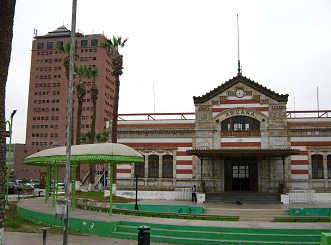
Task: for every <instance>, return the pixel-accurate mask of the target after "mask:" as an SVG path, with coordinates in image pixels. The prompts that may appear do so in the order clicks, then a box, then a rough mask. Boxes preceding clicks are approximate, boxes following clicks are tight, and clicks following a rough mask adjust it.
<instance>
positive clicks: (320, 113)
mask: <svg viewBox="0 0 331 245" xmlns="http://www.w3.org/2000/svg"><path fill="white" fill-rule="evenodd" d="M330 115H331V110H310V111H287V112H286V117H287V118H296V117H315V118H320V117H331V116H330Z"/></svg>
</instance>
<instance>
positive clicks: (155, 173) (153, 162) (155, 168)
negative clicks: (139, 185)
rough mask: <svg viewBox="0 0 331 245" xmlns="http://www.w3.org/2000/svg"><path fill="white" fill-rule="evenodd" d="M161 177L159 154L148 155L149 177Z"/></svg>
mask: <svg viewBox="0 0 331 245" xmlns="http://www.w3.org/2000/svg"><path fill="white" fill-rule="evenodd" d="M158 177H159V156H158V155H150V156H148V178H158Z"/></svg>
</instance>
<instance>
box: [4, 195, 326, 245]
mask: <svg viewBox="0 0 331 245" xmlns="http://www.w3.org/2000/svg"><path fill="white" fill-rule="evenodd" d="M139 204H162V205H193V206H194V205H196V206H203V207H204V208H205V209H215V210H217V209H222V210H223V211H224V210H226V209H229V210H233V209H246V210H251V211H252V212H254V213H255V212H256V214H257V215H258V214H259V210H262V209H265V210H268V209H270V210H271V209H275V210H287V209H288V208H290V207H296V208H299V207H316V208H317V207H330V206H331V205H330V204H311V205H305V204H301V205H298V204H296V205H283V204H243V205H237V204H224V203H192V202H191V201H176V200H170V201H168V200H141V201H139ZM18 205H19V206H21V207H23V208H26V209H29V210H32V211H38V212H41V213H47V214H55V207H52V201H51V200H50V201H49V202H48V203H47V204H45V203H44V198H31V199H24V200H20V201H19V203H18ZM69 217H70V218H80V219H87V220H100V221H109V222H111V221H131V222H139V223H155V224H171V225H179V226H180V225H183V226H210V227H211V226H216V227H237V228H275V229H276V228H281V229H330V224H329V223H297V222H295V223H291V222H289V223H283V222H280V223H277V222H267V221H236V222H232V221H205V220H186V219H166V218H162V219H160V218H154V217H140V216H129V215H122V214H113V215H112V216H109V215H108V214H107V213H100V212H93V211H87V210H81V209H76V210H74V211H70V212H69ZM27 241H28V242H29V244H42V232H40V233H21V232H5V244H6V245H7V244H8V245H21V244H22V245H26V244H27ZM46 244H47V245H57V244H63V236H62V235H55V234H48V235H47V243H46ZM68 244H70V245H71V244H73V245H75V244H77V245H78V244H79V245H85V244H93V245H101V244H118V245H133V244H137V241H136V240H135V241H133V240H123V239H116V238H105V237H96V236H92V235H81V236H76V235H69V242H68ZM152 244H153V245H162V244H165V243H154V242H153V243H152Z"/></svg>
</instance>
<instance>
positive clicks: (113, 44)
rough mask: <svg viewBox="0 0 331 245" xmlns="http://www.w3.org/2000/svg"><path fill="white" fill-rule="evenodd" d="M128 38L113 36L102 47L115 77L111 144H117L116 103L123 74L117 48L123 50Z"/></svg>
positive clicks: (121, 58)
mask: <svg viewBox="0 0 331 245" xmlns="http://www.w3.org/2000/svg"><path fill="white" fill-rule="evenodd" d="M127 41H128V38H125V39H123V38H122V37H120V36H117V37H115V36H113V37H112V39H106V42H105V43H104V44H103V46H104V47H105V48H106V49H108V50H109V52H110V53H111V54H112V75H113V76H114V77H115V94H114V109H113V121H112V134H111V142H112V143H117V117H118V101H119V92H120V76H121V75H122V74H123V71H122V70H123V55H121V54H120V53H119V48H123V47H124V46H125V43H126V42H127Z"/></svg>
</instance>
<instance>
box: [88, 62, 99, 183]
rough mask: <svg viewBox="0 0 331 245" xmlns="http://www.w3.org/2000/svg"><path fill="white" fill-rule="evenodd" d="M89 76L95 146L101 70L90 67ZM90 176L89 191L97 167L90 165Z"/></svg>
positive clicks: (92, 133)
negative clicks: (98, 80) (90, 79)
mask: <svg viewBox="0 0 331 245" xmlns="http://www.w3.org/2000/svg"><path fill="white" fill-rule="evenodd" d="M88 70H89V72H88V74H89V75H90V76H92V87H91V100H92V103H93V115H92V124H91V137H90V142H89V143H90V144H93V143H94V142H95V124H96V117H97V100H98V93H99V91H98V88H97V85H96V82H95V78H96V77H97V76H98V75H99V70H98V68H96V67H89V69H88ZM89 169H90V175H89V183H90V184H91V186H90V187H89V189H92V186H94V182H95V165H94V164H90V165H89Z"/></svg>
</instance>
